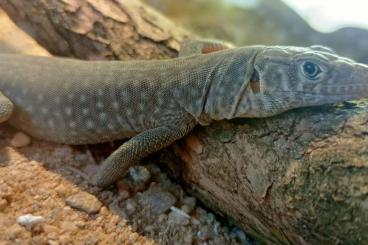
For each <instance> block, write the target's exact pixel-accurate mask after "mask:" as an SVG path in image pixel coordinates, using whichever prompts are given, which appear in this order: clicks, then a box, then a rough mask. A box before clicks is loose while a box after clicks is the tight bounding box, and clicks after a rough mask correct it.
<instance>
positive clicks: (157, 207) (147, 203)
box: [138, 188, 176, 215]
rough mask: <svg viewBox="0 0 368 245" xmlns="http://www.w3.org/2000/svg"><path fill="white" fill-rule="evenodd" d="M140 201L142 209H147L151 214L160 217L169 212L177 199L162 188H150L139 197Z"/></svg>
mask: <svg viewBox="0 0 368 245" xmlns="http://www.w3.org/2000/svg"><path fill="white" fill-rule="evenodd" d="M138 201H139V204H140V205H141V206H142V207H147V208H148V209H149V210H150V212H151V214H153V215H159V214H162V213H165V212H166V211H167V210H169V209H170V207H171V206H173V205H174V204H175V203H176V198H175V197H174V196H173V195H172V194H171V193H170V192H167V191H163V190H161V189H160V188H150V189H149V190H148V191H145V192H143V193H142V194H141V195H139V197H138Z"/></svg>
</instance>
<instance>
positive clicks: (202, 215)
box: [195, 207, 207, 224]
mask: <svg viewBox="0 0 368 245" xmlns="http://www.w3.org/2000/svg"><path fill="white" fill-rule="evenodd" d="M195 216H196V218H197V219H198V220H199V221H200V222H201V223H202V224H204V223H206V220H207V212H206V210H204V209H203V208H200V207H197V208H196V210H195Z"/></svg>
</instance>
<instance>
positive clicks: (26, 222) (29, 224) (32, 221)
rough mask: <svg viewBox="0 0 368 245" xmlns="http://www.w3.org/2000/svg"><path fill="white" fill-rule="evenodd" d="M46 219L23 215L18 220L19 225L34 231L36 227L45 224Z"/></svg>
mask: <svg viewBox="0 0 368 245" xmlns="http://www.w3.org/2000/svg"><path fill="white" fill-rule="evenodd" d="M45 221H46V219H45V218H44V217H43V216H35V215H32V214H25V215H21V216H19V217H18V218H17V223H18V224H19V225H22V226H24V227H26V228H29V229H32V228H33V227H34V226H35V225H37V224H41V223H43V222H45Z"/></svg>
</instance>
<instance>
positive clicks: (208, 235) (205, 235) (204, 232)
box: [197, 225, 213, 241]
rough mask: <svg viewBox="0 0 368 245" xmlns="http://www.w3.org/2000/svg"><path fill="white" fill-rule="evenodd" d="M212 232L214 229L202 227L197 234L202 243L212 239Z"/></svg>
mask: <svg viewBox="0 0 368 245" xmlns="http://www.w3.org/2000/svg"><path fill="white" fill-rule="evenodd" d="M211 230H212V229H211V228H210V227H209V226H208V225H205V226H202V227H201V228H200V229H199V231H198V232H197V237H198V238H199V239H200V240H202V241H205V240H209V239H212V238H213V233H212V231H211Z"/></svg>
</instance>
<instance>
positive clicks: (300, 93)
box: [235, 46, 368, 117]
mask: <svg viewBox="0 0 368 245" xmlns="http://www.w3.org/2000/svg"><path fill="white" fill-rule="evenodd" d="M249 84H250V85H249V86H248V91H247V92H246V96H243V98H242V99H241V100H240V102H239V105H238V108H237V111H236V112H235V117H264V116H271V115H275V114H278V113H280V112H283V111H286V110H289V109H293V108H297V107H305V106H314V105H324V104H333V103H338V102H342V101H345V100H351V99H359V98H362V97H368V66H367V65H364V64H359V63H356V62H354V61H353V60H351V59H348V58H344V57H341V56H339V55H337V54H336V53H335V52H334V51H332V50H331V49H329V48H326V47H323V46H311V47H307V48H298V47H287V46H286V47H279V46H274V47H267V48H266V47H265V48H264V49H263V50H261V51H259V52H258V53H257V55H256V56H255V59H254V71H253V75H252V77H251V79H250V83H249Z"/></svg>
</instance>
